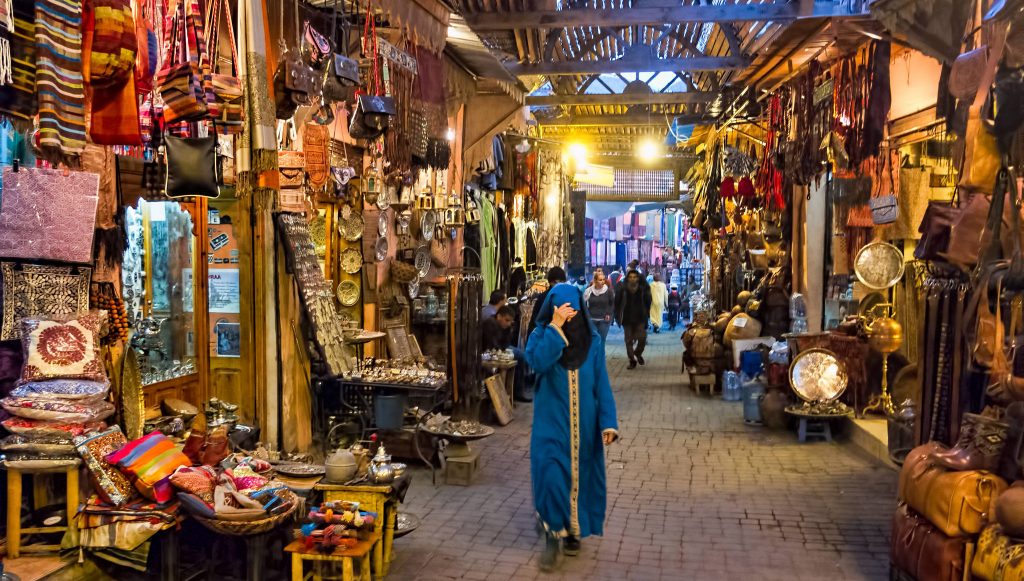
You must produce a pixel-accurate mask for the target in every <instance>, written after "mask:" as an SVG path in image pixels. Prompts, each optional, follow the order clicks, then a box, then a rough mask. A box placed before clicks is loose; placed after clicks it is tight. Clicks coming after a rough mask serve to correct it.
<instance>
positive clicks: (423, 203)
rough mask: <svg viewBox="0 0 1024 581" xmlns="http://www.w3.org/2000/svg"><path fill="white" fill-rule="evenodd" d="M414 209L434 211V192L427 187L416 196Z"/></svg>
mask: <svg viewBox="0 0 1024 581" xmlns="http://www.w3.org/2000/svg"><path fill="white" fill-rule="evenodd" d="M416 209H417V210H421V211H426V210H433V209H434V192H433V190H431V189H430V188H429V187H427V188H424V189H423V191H421V192H420V193H419V195H417V196H416Z"/></svg>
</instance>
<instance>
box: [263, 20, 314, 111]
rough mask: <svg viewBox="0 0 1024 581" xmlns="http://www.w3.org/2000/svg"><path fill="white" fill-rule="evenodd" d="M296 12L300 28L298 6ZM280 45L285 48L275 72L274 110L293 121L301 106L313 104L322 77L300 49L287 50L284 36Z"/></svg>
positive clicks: (296, 23)
mask: <svg viewBox="0 0 1024 581" xmlns="http://www.w3.org/2000/svg"><path fill="white" fill-rule="evenodd" d="M297 1H298V0H296V2H297ZM295 11H296V12H295V27H296V28H298V26H299V16H298V4H296V8H295ZM281 22H282V24H283V23H284V2H282V3H281ZM280 44H281V46H282V47H283V48H284V50H283V51H282V52H283V53H284V54H282V55H281V60H280V62H278V64H277V70H275V71H274V109H275V113H276V116H277V118H278V119H291V118H292V116H294V115H295V110H296V109H298V108H299V106H300V105H301V106H305V105H309V104H310V103H311V102H312V97H313V95H314V94H315V93H316V91H317V89H318V87H317V86H316V85H317V81H318V80H319V79H320V77H319V76H318V75H317V74H316V72H315V71H314V70H313V68H312V67H310V66H309V65H307V64H306V62H305V61H304V60H303V59H302V54H301V52H300V51H299V50H298V49H288V48H286V43H285V40H284V37H283V36H282V37H281V39H280Z"/></svg>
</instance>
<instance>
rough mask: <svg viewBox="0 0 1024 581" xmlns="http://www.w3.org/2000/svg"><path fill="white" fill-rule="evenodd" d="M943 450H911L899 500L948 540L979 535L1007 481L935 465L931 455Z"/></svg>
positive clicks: (938, 447)
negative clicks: (931, 460) (930, 457)
mask: <svg viewBox="0 0 1024 581" xmlns="http://www.w3.org/2000/svg"><path fill="white" fill-rule="evenodd" d="M944 450H945V447H944V446H942V445H941V444H939V443H938V442H928V443H926V444H923V445H921V446H918V447H917V448H914V449H913V450H911V451H910V453H909V454H908V455H907V458H906V460H905V461H904V463H903V469H902V470H900V480H899V499H900V500H902V501H903V502H906V503H907V505H908V506H910V508H912V509H913V510H914V511H915V512H917V513H918V514H920V515H921V516H922V517H924V518H925V519H927V520H928V522H930V523H932V524H933V525H934V526H935V527H936V528H937V529H939V530H940V531H941V532H942V533H943V534H945V535H947V536H949V537H963V536H970V535H976V534H978V533H980V532H981V530H982V529H983V528H985V526H986V525H987V524H988V523H989V520H990V518H991V516H992V505H993V503H994V502H995V500H996V498H998V497H999V495H1000V494H1002V493H1003V491H1004V490H1006V488H1007V484H1006V481H1005V480H1003V479H1002V478H1000V477H998V476H996V475H995V474H992V473H991V472H986V471H984V470H967V471H963V472H954V471H949V470H946V469H945V468H942V467H940V466H935V465H932V464H931V463H930V460H929V456H930V455H931V454H933V453H936V452H941V451H944Z"/></svg>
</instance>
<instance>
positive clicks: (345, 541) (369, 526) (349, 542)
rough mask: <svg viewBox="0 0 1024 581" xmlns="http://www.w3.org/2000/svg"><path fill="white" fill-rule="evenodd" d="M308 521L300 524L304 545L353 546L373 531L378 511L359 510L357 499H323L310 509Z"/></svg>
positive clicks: (323, 547) (324, 548) (323, 548)
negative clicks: (323, 501)
mask: <svg viewBox="0 0 1024 581" xmlns="http://www.w3.org/2000/svg"><path fill="white" fill-rule="evenodd" d="M309 520H310V522H308V523H306V524H304V525H302V528H301V529H300V530H301V533H302V538H303V540H304V541H305V543H306V548H307V549H313V548H316V549H318V550H320V551H323V552H325V553H330V552H331V551H334V549H335V548H336V547H344V548H352V547H354V546H355V545H356V543H358V542H359V541H360V540H363V539H366V538H367V537H368V536H369V535H370V534H371V533H373V531H374V527H375V525H376V522H377V513H374V512H367V511H364V510H359V503H358V502H349V501H347V500H342V501H333V502H325V503H323V504H321V505H320V506H319V507H316V508H314V509H313V510H310V511H309Z"/></svg>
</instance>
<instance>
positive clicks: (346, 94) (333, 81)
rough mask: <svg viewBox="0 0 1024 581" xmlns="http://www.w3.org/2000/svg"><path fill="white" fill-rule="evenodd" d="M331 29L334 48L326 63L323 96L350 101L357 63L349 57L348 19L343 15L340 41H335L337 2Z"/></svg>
mask: <svg viewBox="0 0 1024 581" xmlns="http://www.w3.org/2000/svg"><path fill="white" fill-rule="evenodd" d="M331 22H332V24H331V31H332V35H333V36H334V45H335V47H334V50H335V52H334V53H332V54H331V55H330V56H331V59H330V61H329V62H328V63H327V70H326V71H325V74H324V85H323V96H324V100H326V101H328V102H331V103H339V102H343V101H344V102H351V101H352V99H353V98H354V96H355V87H356V86H357V85H359V63H358V62H357V61H356V60H355V59H353V58H349V57H348V56H347V55H348V47H349V21H348V17H347V16H343V22H342V34H341V42H340V43H338V41H337V33H338V3H337V1H335V3H334V18H333V19H332V21H331Z"/></svg>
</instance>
